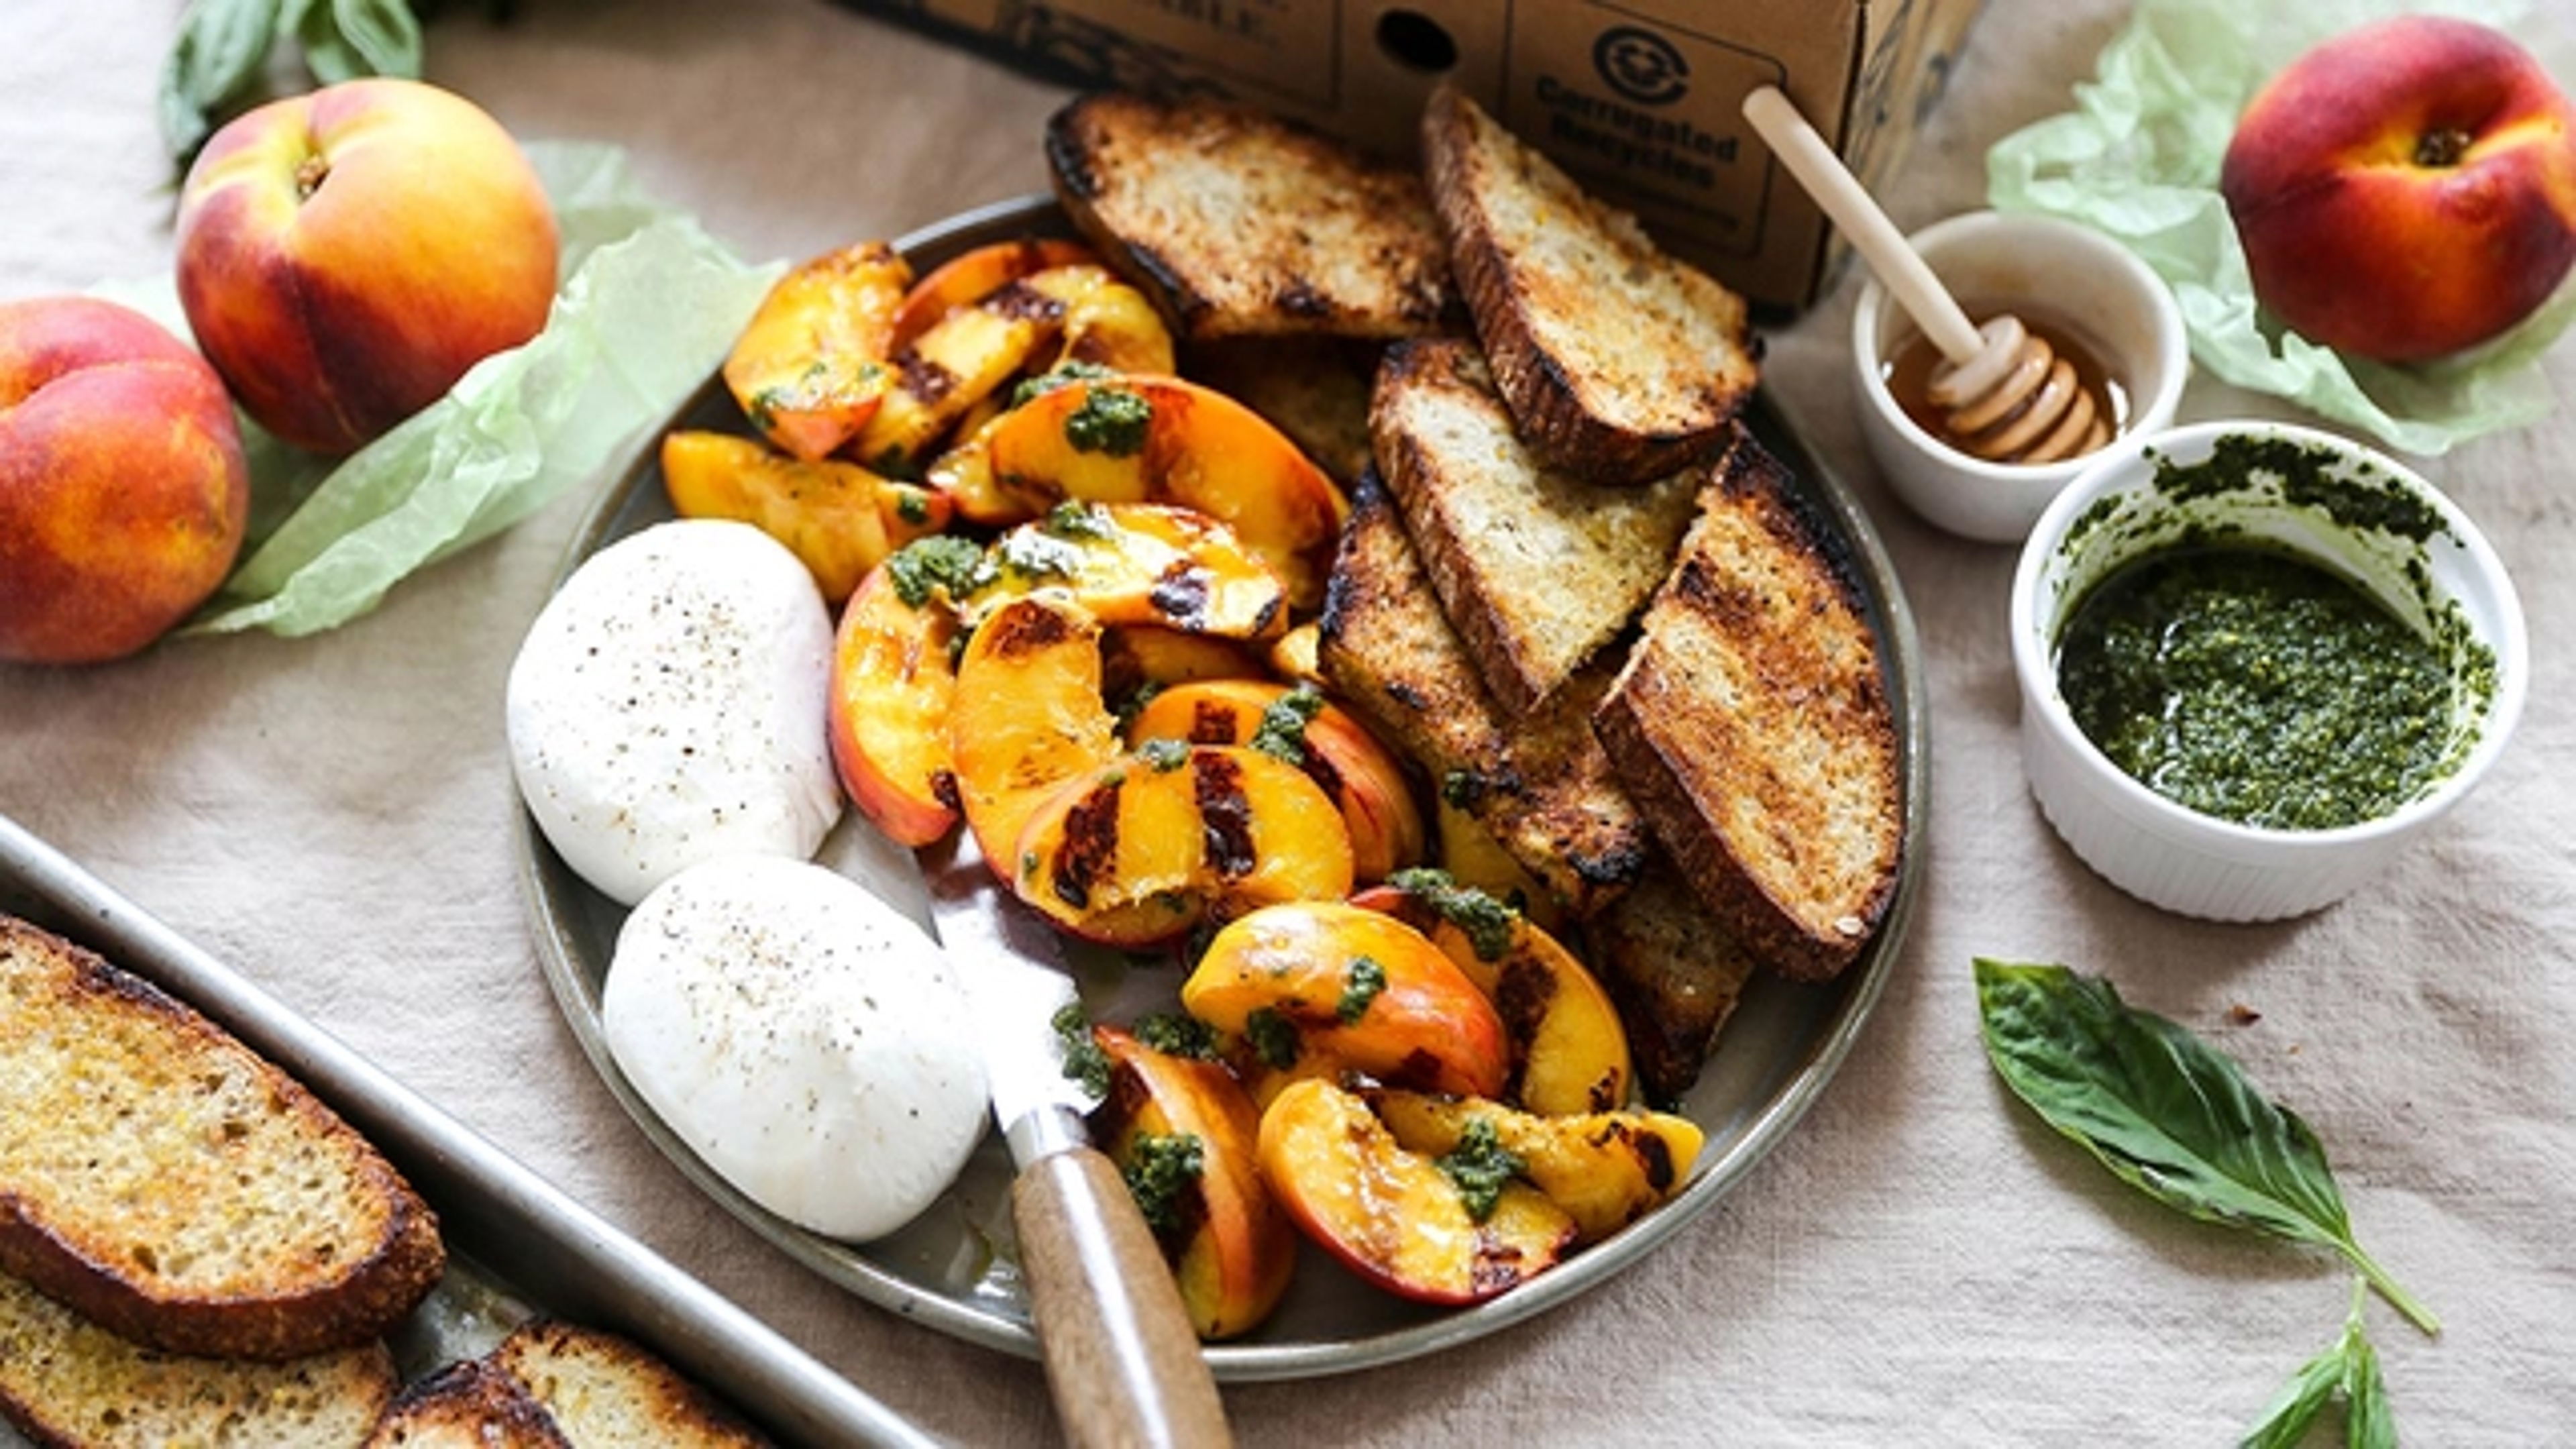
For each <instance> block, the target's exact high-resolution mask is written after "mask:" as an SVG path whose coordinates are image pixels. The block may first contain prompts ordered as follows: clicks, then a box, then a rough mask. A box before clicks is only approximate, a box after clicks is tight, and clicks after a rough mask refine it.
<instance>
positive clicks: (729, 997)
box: [600, 856, 988, 1242]
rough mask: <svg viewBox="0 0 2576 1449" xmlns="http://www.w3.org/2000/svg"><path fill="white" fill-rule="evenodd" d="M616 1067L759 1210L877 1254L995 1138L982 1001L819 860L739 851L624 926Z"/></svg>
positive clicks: (689, 874)
mask: <svg viewBox="0 0 2576 1449" xmlns="http://www.w3.org/2000/svg"><path fill="white" fill-rule="evenodd" d="M600 1015H601V1018H602V1023H603V1026H604V1034H605V1036H606V1039H607V1042H608V1049H609V1053H610V1055H611V1056H613V1057H615V1058H616V1060H617V1065H618V1068H619V1070H621V1071H623V1072H624V1073H625V1074H626V1077H627V1079H628V1080H629V1081H631V1082H632V1083H634V1085H635V1088H636V1090H637V1091H638V1092H640V1093H641V1094H642V1095H643V1097H644V1100H645V1101H646V1102H648V1103H650V1104H651V1105H652V1108H653V1110H654V1111H655V1112H656V1113H657V1114H659V1115H660V1116H661V1118H662V1120H663V1121H664V1122H665V1123H666V1124H668V1125H669V1127H670V1128H671V1130H672V1131H673V1132H674V1133H675V1134H677V1135H678V1137H679V1139H680V1140H681V1141H682V1142H685V1143H686V1144H688V1147H689V1150H690V1151H692V1152H694V1153H696V1154H697V1155H698V1157H699V1158H700V1159H701V1160H703V1161H704V1162H705V1163H706V1164H707V1166H709V1167H711V1168H713V1169H714V1170H715V1171H716V1172H717V1173H718V1174H720V1175H721V1176H722V1177H723V1178H724V1180H725V1181H727V1182H729V1183H732V1184H733V1185H734V1186H735V1187H737V1188H739V1189H741V1191H742V1193H743V1194H744V1195H745V1196H746V1197H749V1198H750V1199H751V1200H752V1201H754V1202H756V1203H758V1204H760V1205H761V1206H762V1207H764V1208H767V1209H768V1210H769V1211H771V1212H774V1213H776V1214H778V1215H779V1216H780V1217H783V1218H785V1219H787V1220H788V1221H790V1222H792V1223H795V1224H797V1225H798V1226H800V1227H804V1228H808V1229H810V1230H812V1231H814V1232H817V1233H821V1234H823V1235H824V1236H826V1237H831V1238H838V1239H842V1240H845V1241H850V1242H862V1241H865V1240H867V1239H870V1238H877V1237H882V1236H884V1235H885V1234H887V1233H890V1232H893V1231H894V1230H895V1229H897V1228H900V1227H902V1226H903V1225H904V1224H905V1223H908V1222H910V1221H912V1219H913V1218H914V1217H916V1216H918V1215H919V1214H920V1213H921V1211H922V1209H924V1208H926V1207H928V1206H929V1205H930V1203H931V1201H932V1200H933V1199H935V1198H937V1197H938V1196H939V1194H940V1193H941V1192H942V1191H943V1190H945V1189H946V1188H947V1186H948V1184H949V1183H950V1182H952V1181H954V1180H955V1178H956V1176H957V1173H958V1171H959V1170H960V1169H961V1168H963V1167H964V1166H965V1163H966V1158H967V1155H968V1154H969V1153H970V1152H972V1151H973V1149H974V1147H975V1144H976V1142H977V1140H978V1139H979V1138H981V1137H982V1135H983V1131H984V1123H985V1119H986V1117H987V1115H988V1113H987V1111H986V1099H985V1087H984V1069H983V1059H982V1057H981V1056H980V1055H979V1054H978V1051H977V1047H976V1042H975V1039H974V1037H973V1035H972V1034H971V1031H970V1029H969V1015H968V1007H967V999H966V993H965V991H964V989H963V988H962V986H961V985H960V983H959V981H958V978H957V976H956V974H955V973H954V972H953V971H952V970H951V968H950V966H949V964H948V959H947V956H946V955H945V954H944V953H943V952H942V951H941V950H940V948H939V945H938V943H937V942H935V941H933V940H932V939H931V938H930V936H929V935H928V933H926V932H924V931H923V930H922V929H921V927H920V926H919V925H918V924H916V923H915V922H913V921H912V920H910V919H909V918H907V917H905V916H904V915H903V914H902V913H900V912H898V911H897V910H895V909H894V908H893V907H892V906H889V905H887V904H886V903H885V902H884V901H881V900H879V899H878V898H877V897H875V896H873V895H871V894H869V893H868V891H867V890H866V889H864V888H863V887H861V886H859V885H858V884H857V883H855V882H853V881H850V880H848V879H846V878H844V877H842V876H839V875H836V874H834V873H833V872H831V871H829V870H827V869H825V868H823V867H822V866H819V865H815V864H812V863H810V862H807V861H800V860H788V859H784V858H781V857H777V856H729V857H726V858H723V859H720V860H711V861H708V862H706V863H704V864H702V865H695V866H691V867H690V868H689V869H687V870H685V871H682V872H681V873H679V874H678V875H675V876H673V877H671V878H670V879H669V880H667V881H664V882H663V883H662V884H661V885H659V886H657V887H655V888H654V890H653V892H652V894H650V895H648V896H646V897H645V898H644V901H643V903H642V904H641V905H638V906H637V907H636V908H635V910H634V911H633V912H632V913H631V914H630V915H628V917H627V918H626V924H625V926H624V927H623V928H622V929H621V930H620V931H619V932H618V936H617V949H616V952H615V954H614V955H613V957H612V958H611V960H610V963H609V968H608V982H607V985H606V987H605V988H604V989H603V991H602V994H601V1001H600Z"/></svg>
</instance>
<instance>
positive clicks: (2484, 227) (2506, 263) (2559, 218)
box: [2219, 15, 2576, 362]
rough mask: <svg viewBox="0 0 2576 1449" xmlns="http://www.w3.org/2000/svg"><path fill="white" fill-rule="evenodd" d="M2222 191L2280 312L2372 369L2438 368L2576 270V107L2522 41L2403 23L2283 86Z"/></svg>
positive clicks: (2331, 48)
mask: <svg viewBox="0 0 2576 1449" xmlns="http://www.w3.org/2000/svg"><path fill="white" fill-rule="evenodd" d="M2219 193H2220V195H2221V196H2222V197H2224V198H2225V200H2226V203H2227V209H2228V212H2229V214H2230V215H2231V216H2232V217H2234V219H2235V222H2236V230H2237V235H2238V237H2239V238H2240V239H2241V240H2242V241H2243V242H2244V244H2245V260H2246V265H2247V267H2248V269H2249V270H2250V272H2251V274H2252V280H2253V284H2254V295H2255V298H2256V300H2258V301H2259V302H2260V303H2261V304H2262V305H2263V306H2264V307H2265V308H2266V309H2267V310H2269V311H2270V312H2271V313H2272V314H2273V315H2274V316H2276V317H2278V318H2279V319H2280V320H2281V321H2282V322H2284V323H2286V324H2287V325H2288V326H2289V327H2290V328H2291V329H2293V330H2294V331H2296V332H2298V333H2300V334H2302V335H2303V336H2305V337H2307V338H2308V339H2309V340H2311V341H2314V342H2319V343H2323V344H2325V345H2327V346H2329V347H2333V348H2336V349H2338V350H2341V351H2344V352H2348V353H2351V354H2353V355H2355V356H2359V357H2368V358H2376V359H2379V360H2381V361H2387V362H2421V361H2426V360H2429V359H2432V358H2436V357H2442V356H2446V355H2448V354H2451V353H2454V352H2459V351H2461V350H2463V349H2466V348H2469V347H2474V346H2476V345H2477V344H2479V343H2481V342H2484V341H2487V340H2488V339H2490V338H2492V337H2494V336H2496V335H2497V334H2498V333H2501V332H2503V331H2505V330H2506V329H2508V328H2510V327H2512V326H2513V325H2514V324H2515V323H2517V322H2520V321H2521V320H2522V319H2523V318H2524V317H2526V316H2529V315H2530V314H2531V313H2532V312H2533V311H2534V310H2535V309H2537V308H2538V307H2539V306H2540V304H2541V303H2543V302H2545V301H2547V300H2548V298H2549V296H2550V294H2551V293H2552V292H2554V291H2556V290H2557V288H2558V285H2559V283H2560V282H2561V281H2562V280H2563V279H2564V278H2565V277H2566V276H2567V273H2568V270H2569V268H2570V267H2571V266H2576V108H2571V107H2570V105H2569V103H2568V100H2567V97H2566V96H2565V95H2563V94H2562V93H2561V92H2560V91H2559V89H2558V87H2557V86H2556V85H2555V84H2554V83H2553V82H2552V81H2551V80H2550V78H2549V74H2548V73H2547V72H2546V71H2544V70H2542V69H2541V68H2540V65H2539V63H2538V62H2536V61H2534V60H2533V59H2532V57H2531V55H2530V53H2529V52H2527V51H2525V50H2524V49H2523V48H2522V47H2521V46H2519V45H2517V44H2515V43H2514V41H2513V40H2512V39H2511V38H2509V37H2507V36H2505V35H2504V34H2502V33H2500V32H2498V31H2496V30H2493V29H2490V28H2488V27H2486V26H2483V25H2479V24H2475V23H2473V22H2470V21H2465V20H2453V19H2447V18H2443V17H2437V16H2430V15H2405V16H2400V17H2397V18H2395V19H2392V20H2384V21H2380V22H2378V23H2376V24H2372V25H2366V26H2363V27H2361V28H2359V29H2356V30H2353V31H2350V32H2348V33H2346V34H2344V35H2342V36H2339V37H2337V38H2335V39H2333V40H2329V41H2327V42H2325V43H2324V44H2322V45H2319V46H2317V47H2316V48H2314V49H2312V50H2310V51H2308V52H2307V53H2305V54H2304V55H2302V56H2300V57H2299V58H2298V59H2297V60H2295V61H2293V62H2291V63H2290V65H2289V66H2288V67H2286V68H2285V69H2283V70H2282V71H2281V73H2280V74H2279V75H2277V76H2275V77H2273V78H2272V80H2271V81H2270V82H2269V83H2268V84H2267V85H2266V86H2265V87H2264V88H2263V90H2262V91H2261V92H2260V93H2259V94H2257V95H2256V96H2255V98H2254V101H2253V103H2252V104H2251V105H2249V106H2248V107H2247V108H2246V110H2245V113H2244V115H2243V116H2242V117H2240V118H2239V119H2238V121H2237V125H2236V134H2235V136H2234V138H2233V139H2232V140H2231V141H2230V142H2229V144H2228V148H2227V156H2226V161H2225V163H2224V165H2223V167H2222V169H2221V172H2220V177H2219Z"/></svg>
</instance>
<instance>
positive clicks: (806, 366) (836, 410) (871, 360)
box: [724, 241, 912, 461]
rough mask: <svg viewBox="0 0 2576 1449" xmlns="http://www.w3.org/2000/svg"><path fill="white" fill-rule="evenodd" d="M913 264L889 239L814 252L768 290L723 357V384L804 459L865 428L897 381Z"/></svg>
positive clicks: (768, 433)
mask: <svg viewBox="0 0 2576 1449" xmlns="http://www.w3.org/2000/svg"><path fill="white" fill-rule="evenodd" d="M911 285H912V268H911V266H910V265H909V264H907V263H906V262H905V261H904V259H903V258H902V257H901V256H899V255H897V254H896V252H895V249H894V248H893V247H892V246H891V245H888V244H887V243H885V242H881V241H871V242H861V243H859V244H857V245H856V246H850V247H844V248H842V249H841V250H839V251H836V252H831V253H827V254H825V255H823V256H819V257H815V258H813V259H811V260H809V261H807V262H805V263H803V264H802V265H799V266H797V267H796V268H794V269H793V270H791V271H789V272H788V273H787V275H785V276H783V277H781V278H779V279H778V281H777V283H776V285H774V286H772V287H771V288H770V289H769V295H768V296H766V297H763V298H762V299H761V303H760V307H759V309H758V310H757V311H755V312H753V313H752V316H751V323H750V325H749V326H747V327H745V328H744V329H743V332H742V336H741V337H740V338H739V339H737V340H736V341H735V342H734V345H733V351H732V353H731V354H730V355H728V356H727V357H726V358H725V364H724V380H725V387H726V389H727V390H728V391H730V392H731V393H732V394H733V397H734V401H735V402H737V403H739V404H741V406H742V412H743V416H744V417H747V418H749V419H751V425H752V426H753V427H755V428H758V429H759V430H760V432H761V435H762V436H764V437H766V438H768V439H769V440H770V441H771V442H773V443H776V444H777V445H778V446H779V447H781V448H784V449H786V450H787V451H788V452H789V453H791V454H793V455H795V456H796V457H799V458H804V459H807V460H809V461H810V460H812V459H816V458H821V457H824V456H826V455H828V454H830V453H831V452H832V451H833V450H834V449H836V448H838V447H840V446H841V445H842V444H843V443H845V442H847V441H849V440H850V439H851V438H853V437H855V436H857V435H858V431H859V429H860V428H862V427H864V426H866V424H867V421H868V419H869V418H871V417H873V416H875V414H876V411H877V408H878V406H879V405H880V404H882V403H883V402H884V401H885V397H886V394H887V392H888V391H890V390H891V389H892V388H893V386H894V381H895V373H894V369H893V368H892V367H890V366H888V365H887V359H888V358H890V357H891V356H892V355H893V352H894V347H893V342H892V338H893V335H894V325H895V315H896V313H897V311H898V310H899V309H900V308H901V307H902V305H903V297H904V292H905V290H906V289H907V288H909V287H910V286H911Z"/></svg>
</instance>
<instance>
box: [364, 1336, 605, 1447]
mask: <svg viewBox="0 0 2576 1449" xmlns="http://www.w3.org/2000/svg"><path fill="white" fill-rule="evenodd" d="M449 1445H454V1446H457V1449H574V1446H573V1444H572V1441H570V1440H569V1439H566V1438H565V1437H564V1434H563V1431H562V1430H560V1429H558V1428H556V1427H555V1421H554V1419H553V1417H552V1416H550V1415H549V1414H547V1413H546V1410H545V1406H544V1405H542V1404H539V1403H538V1402H537V1401H536V1400H535V1399H534V1398H532V1397H531V1396H530V1395H529V1393H528V1390H527V1387H526V1386H525V1385H523V1384H521V1383H520V1382H519V1381H518V1380H517V1379H514V1378H512V1377H511V1376H510V1375H509V1374H507V1373H505V1372H503V1371H502V1370H501V1368H500V1367H499V1366H498V1365H496V1364H494V1363H492V1362H491V1361H490V1360H488V1359H480V1358H469V1359H464V1360H462V1361H460V1362H457V1363H452V1364H449V1365H447V1366H446V1367H445V1368H442V1369H440V1370H439V1371H438V1372H436V1373H434V1374H431V1375H430V1376H429V1377H427V1378H425V1379H422V1380H421V1381H419V1382H418V1383H415V1384H413V1385H411V1386H410V1387H408V1388H406V1389H404V1390H403V1391H402V1393H401V1394H400V1395H399V1396H397V1397H396V1398H395V1400H394V1403H393V1407H392V1408H391V1409H390V1410H388V1411H387V1412H386V1414H385V1416H384V1418H383V1420H381V1421H380V1422H379V1423H378V1424H377V1425H376V1428H375V1432H374V1433H372V1434H370V1435H368V1436H367V1442H366V1449H446V1446H449Z"/></svg>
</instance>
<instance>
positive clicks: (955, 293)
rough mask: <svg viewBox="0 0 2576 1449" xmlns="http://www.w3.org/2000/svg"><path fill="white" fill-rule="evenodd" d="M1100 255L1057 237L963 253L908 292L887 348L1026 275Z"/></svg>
mask: <svg viewBox="0 0 2576 1449" xmlns="http://www.w3.org/2000/svg"><path fill="white" fill-rule="evenodd" d="M1099 260H1100V258H1099V257H1098V256H1097V255H1096V254H1094V253H1093V252H1092V250H1091V248H1089V247H1087V246H1085V245H1083V244H1082V243H1081V242H1076V241H1059V240H1056V239H1054V238H1051V237H1023V238H1022V239H1020V240H1018V241H1006V242H994V243H992V244H991V245H989V246H980V247H976V248H974V249H973V250H971V251H967V252H962V253H960V254H959V255H957V256H954V257H951V258H949V259H948V260H947V261H945V262H942V263H940V264H939V265H938V266H936V267H933V268H931V269H930V270H929V271H928V272H927V273H925V274H924V275H923V276H922V278H921V280H920V281H917V282H915V283H913V284H912V290H910V291H908V292H906V293H905V294H904V297H903V305H902V306H901V307H899V308H897V309H896V311H895V314H894V335H893V338H892V340H891V343H890V345H889V346H888V348H887V351H888V352H889V353H892V352H895V351H899V350H901V349H902V348H903V347H905V346H906V345H908V344H909V343H911V341H912V340H913V339H914V338H916V337H919V336H920V335H921V334H922V333H924V332H927V331H929V330H930V326H931V324H932V323H934V322H937V321H938V320H939V319H940V318H942V317H945V316H947V315H948V314H949V312H951V311H952V310H954V309H956V308H959V307H966V306H972V305H973V304H975V303H977V302H980V301H983V300H984V299H985V298H986V297H989V296H991V295H993V294H994V293H995V292H998V291H1000V290H1002V288H1003V287H1005V286H1007V285H1009V284H1010V283H1012V282H1016V281H1018V280H1019V279H1021V278H1022V277H1027V276H1034V275H1035V274H1037V273H1039V272H1043V271H1046V270H1047V269H1048V268H1050V267H1069V266H1073V265H1076V264H1078V263H1086V262H1088V263H1092V264H1095V265H1096V264H1097V263H1098V262H1099Z"/></svg>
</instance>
